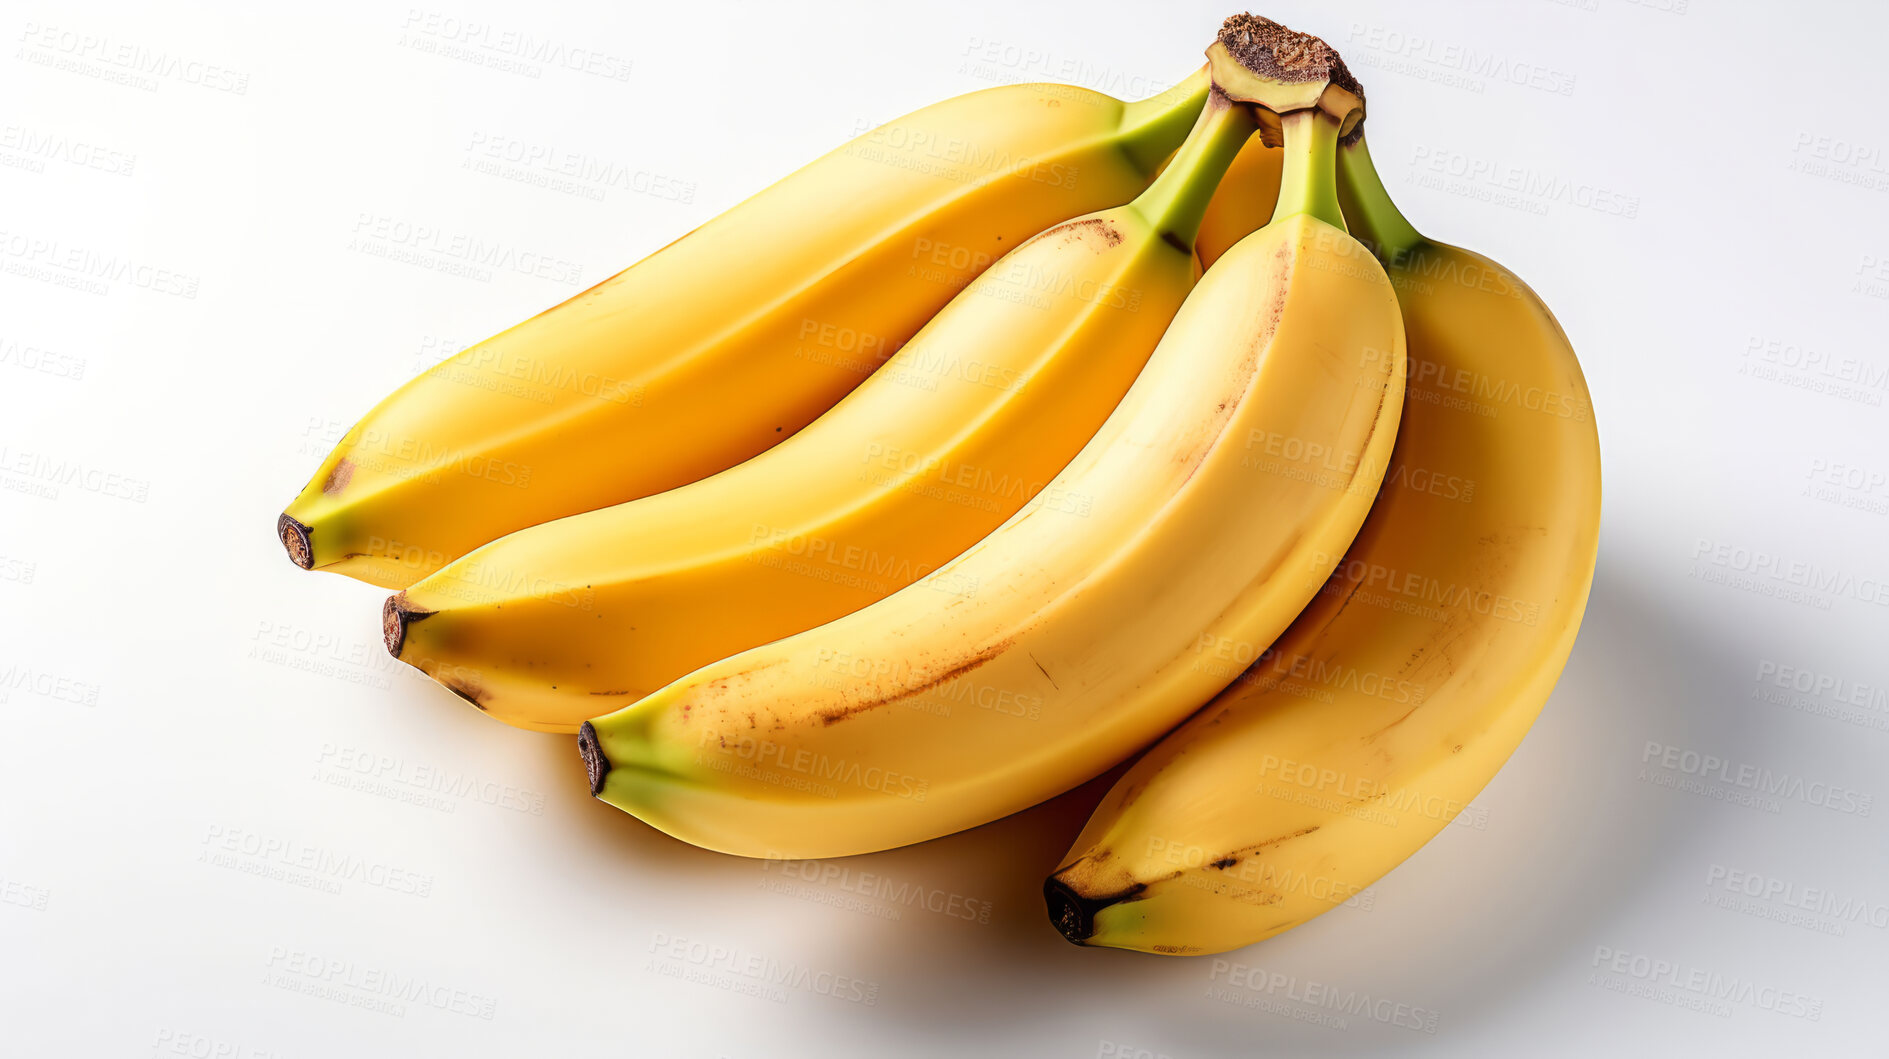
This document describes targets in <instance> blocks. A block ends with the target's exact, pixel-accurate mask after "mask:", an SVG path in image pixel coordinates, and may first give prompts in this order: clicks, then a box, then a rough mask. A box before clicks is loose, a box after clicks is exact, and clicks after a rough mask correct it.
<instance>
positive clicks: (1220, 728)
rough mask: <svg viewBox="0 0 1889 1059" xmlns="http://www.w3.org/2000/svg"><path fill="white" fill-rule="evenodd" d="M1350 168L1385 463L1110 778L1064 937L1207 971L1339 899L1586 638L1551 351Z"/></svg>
mask: <svg viewBox="0 0 1889 1059" xmlns="http://www.w3.org/2000/svg"><path fill="white" fill-rule="evenodd" d="M1343 154H1344V160H1343V173H1344V176H1345V180H1344V186H1345V187H1344V194H1345V195H1346V203H1345V213H1346V216H1347V218H1348V219H1349V220H1351V221H1352V224H1353V230H1359V229H1362V234H1363V237H1364V238H1365V239H1366V241H1367V242H1371V243H1374V244H1375V246H1376V249H1377V251H1378V253H1379V254H1380V255H1382V256H1383V257H1384V259H1385V261H1386V264H1387V265H1388V267H1389V271H1390V275H1391V277H1392V281H1393V282H1394V283H1395V284H1396V287H1397V295H1398V299H1399V302H1400V303H1401V305H1402V308H1403V314H1404V326H1405V329H1406V333H1407V335H1408V337H1409V343H1410V346H1409V348H1410V365H1409V391H1408V401H1407V407H1406V409H1405V411H1404V416H1403V425H1402V427H1401V432H1400V435H1399V437H1398V441H1397V450H1396V454H1395V457H1394V459H1393V462H1392V465H1391V468H1390V470H1389V472H1388V473H1387V474H1386V476H1385V478H1384V486H1383V491H1382V493H1381V494H1380V495H1379V497H1378V500H1377V505H1376V507H1375V508H1374V509H1373V510H1372V512H1371V516H1370V519H1369V520H1368V521H1367V522H1366V523H1365V527H1364V529H1363V531H1362V532H1361V533H1360V534H1359V535H1358V539H1357V541H1356V542H1355V543H1354V544H1353V545H1352V546H1351V549H1350V551H1349V552H1348V553H1347V554H1346V556H1345V557H1344V560H1343V562H1341V563H1340V564H1339V565H1338V567H1337V570H1336V573H1335V574H1334V575H1333V576H1332V578H1331V580H1330V583H1329V584H1327V585H1326V586H1325V588H1324V590H1323V591H1322V592H1321V593H1320V594H1319V596H1318V599H1317V600H1316V601H1315V602H1313V604H1312V605H1311V606H1310V607H1309V608H1307V610H1306V612H1305V613H1304V614H1303V615H1301V616H1300V617H1299V619H1298V620H1297V621H1296V622H1295V623H1293V626H1292V628H1291V629H1290V630H1289V631H1287V633H1286V634H1285V635H1284V636H1283V637H1281V638H1280V640H1279V641H1278V642H1277V643H1275V644H1273V645H1272V646H1271V648H1270V649H1267V650H1265V651H1264V653H1263V654H1260V655H1259V657H1258V660H1257V662H1256V664H1253V665H1252V667H1251V668H1250V669H1248V670H1246V672H1245V673H1244V674H1243V675H1242V676H1241V677H1240V679H1239V680H1238V681H1237V682H1236V683H1235V684H1234V685H1233V686H1232V687H1230V688H1228V689H1227V690H1226V691H1225V692H1224V693H1223V694H1221V695H1220V696H1219V697H1218V698H1217V699H1215V700H1214V701H1213V702H1212V703H1210V704H1209V705H1208V706H1207V707H1206V708H1205V709H1203V710H1201V711H1200V713H1198V714H1196V715H1195V716H1194V717H1193V718H1191V719H1190V720H1189V721H1188V722H1187V723H1186V724H1185V725H1184V726H1182V727H1181V728H1180V729H1178V730H1177V731H1175V732H1174V733H1173V734H1172V735H1170V736H1168V737H1167V738H1166V739H1164V740H1163V741H1162V742H1161V743H1160V744H1159V745H1157V746H1156V747H1155V748H1154V749H1153V750H1151V751H1149V752H1148V754H1147V755H1146V756H1144V757H1143V758H1142V759H1141V760H1140V761H1139V762H1137V763H1136V765H1135V766H1134V767H1133V768H1132V769H1131V770H1130V771H1129V772H1128V773H1127V774H1126V775H1124V776H1123V777H1122V778H1121V780H1120V781H1119V782H1118V783H1117V784H1116V785H1115V788H1114V789H1113V790H1111V791H1110V792H1109V794H1108V796H1107V797H1106V798H1105V799H1104V800H1103V802H1102V804H1101V806H1100V807H1099V808H1098V809H1097V810H1096V811H1095V815H1094V816H1093V817H1092V818H1091V819H1090V820H1089V823H1088V825H1087V826H1086V827H1085V828H1084V829H1083V831H1082V834H1081V836H1080V837H1078V838H1077V839H1076V842H1075V845H1074V846H1073V847H1072V848H1071V850H1070V851H1069V854H1068V856H1067V857H1066V858H1065V860H1064V863H1063V866H1062V867H1061V868H1059V869H1058V870H1057V871H1056V872H1055V874H1053V875H1052V876H1051V877H1050V879H1049V880H1048V882H1047V883H1046V884H1045V888H1044V892H1045V896H1046V898H1047V900H1048V904H1049V913H1050V918H1051V920H1052V921H1053V922H1054V923H1055V924H1056V926H1057V928H1058V929H1059V930H1061V931H1062V933H1063V934H1064V935H1065V936H1066V937H1068V938H1069V939H1070V940H1071V941H1075V942H1077V943H1079V944H1084V945H1103V946H1112V947H1116V948H1128V949H1140V950H1143V951H1149V952H1162V953H1205V952H1221V951H1225V950H1227V949H1231V948H1236V947H1238V946H1241V945H1246V944H1249V943H1252V942H1255V941H1259V940H1261V939H1263V938H1267V937H1270V936H1272V935H1274V934H1277V933H1279V932H1280V931H1283V930H1287V929H1290V928H1291V927H1294V926H1296V925H1298V924H1300V923H1303V922H1305V921H1306V920H1308V919H1310V918H1312V917H1313V916H1316V915H1319V914H1320V913H1322V912H1325V911H1327V910H1328V909H1331V908H1333V907H1336V906H1337V905H1339V904H1341V903H1343V902H1345V901H1346V900H1348V899H1350V898H1351V897H1352V896H1354V895H1356V894H1357V893H1358V892H1359V891H1360V890H1362V889H1364V888H1365V887H1366V886H1369V885H1370V884H1372V883H1373V882H1375V881H1377V879H1379V878H1380V877H1381V876H1383V875H1384V874H1385V873H1386V872H1388V871H1390V870H1391V869H1392V868H1393V867H1395V866H1396V865H1397V864H1398V863H1400V862H1401V861H1403V860H1404V858H1406V857H1408V856H1409V855H1410V854H1412V853H1414V852H1415V851H1416V850H1417V849H1418V847H1420V846H1422V845H1423V843H1425V842H1426V841H1428V840H1429V839H1430V838H1431V837H1433V836H1434V835H1436V834H1437V833H1438V832H1439V831H1441V830H1442V829H1443V827H1444V825H1446V824H1447V823H1449V821H1450V820H1451V819H1452V818H1453V817H1454V816H1455V815H1456V814H1457V813H1458V812H1459V811H1460V810H1462V808H1463V807H1464V806H1465V805H1466V804H1467V803H1468V802H1469V801H1470V799H1472V798H1474V797H1475V796H1476V794H1477V792H1479V791H1480V790H1482V788H1483V786H1484V785H1485V784H1487V783H1488V782H1489V780H1490V778H1491V777H1493V776H1494V775H1495V773H1496V771H1497V770H1498V769H1500V768H1501V767H1502V763H1503V762H1504V761H1506V760H1507V759H1508V757H1509V755H1510V754H1511V753H1512V752H1513V751H1514V749H1515V747H1516V745H1517V744H1518V743H1520V742H1521V739H1522V736H1523V735H1524V734H1525V733H1526V732H1527V731H1528V728H1529V726H1530V725H1531V724H1532V723H1533V722H1534V719H1535V717H1536V715H1537V714H1538V713H1539V712H1540V710H1541V706H1542V704H1543V702H1544V701H1545V700H1546V699H1547V697H1548V693H1549V691H1550V690H1552V689H1553V687H1554V684H1555V680H1556V678H1557V677H1559V675H1560V673H1561V668H1562V666H1563V665H1564V664H1565V663H1566V661H1567V657H1568V652H1569V650H1570V649H1571V648H1572V647H1573V644H1574V637H1575V633H1576V632H1577V631H1578V629H1579V627H1580V623H1581V612H1582V610H1583V608H1584V607H1585V606H1586V601H1587V593H1588V587H1589V584H1590V583H1591V581H1592V578H1593V571H1594V559H1595V549H1596V544H1597V540H1598V533H1599V523H1600V449H1599V442H1598V439H1597V438H1596V436H1595V431H1594V423H1593V418H1592V415H1591V410H1590V406H1589V403H1588V394H1587V386H1586V383H1585V382H1584V380H1583V379H1582V376H1581V368H1580V365H1579V363H1578V362H1577V361H1576V360H1575V357H1574V352H1573V350H1572V349H1571V348H1570V347H1569V345H1568V341H1567V336H1566V335H1565V334H1563V333H1562V331H1561V328H1560V326H1559V325H1557V324H1556V323H1555V320H1554V317H1553V316H1552V315H1551V314H1550V313H1549V311H1548V309H1547V307H1546V306H1545V305H1543V304H1542V302H1541V301H1540V299H1539V298H1537V297H1536V296H1535V294H1534V292H1533V291H1531V290H1530V289H1529V288H1528V287H1527V286H1526V285H1524V284H1523V283H1522V281H1521V280H1519V279H1517V278H1516V277H1515V276H1514V275H1512V274H1511V273H1509V272H1508V271H1507V270H1505V269H1503V268H1502V267H1501V266H1500V265H1497V264H1495V263H1494V262H1492V261H1490V260H1488V259H1487V258H1484V257H1480V256H1478V255H1476V254H1473V253H1470V252H1469V251H1466V250H1460V249H1457V248H1456V247H1452V246H1447V245H1444V244H1442V243H1436V242H1432V241H1430V240H1427V239H1425V238H1423V237H1422V236H1420V235H1419V234H1417V232H1416V230H1415V229H1414V228H1412V227H1411V226H1410V224H1409V223H1408V222H1407V221H1406V220H1404V218H1403V217H1402V216H1401V215H1400V214H1398V213H1397V211H1396V209H1395V208H1394V207H1393V206H1392V205H1391V202H1390V200H1389V198H1388V196H1386V194H1385V192H1384V188H1383V185H1382V183H1381V182H1380V181H1379V180H1378V177H1377V174H1376V173H1375V172H1374V171H1373V170H1372V168H1371V164H1370V156H1369V154H1368V153H1367V151H1366V148H1365V146H1364V144H1363V142H1362V140H1360V141H1359V142H1358V143H1357V144H1356V145H1355V146H1353V147H1349V148H1347V149H1346V150H1345V151H1344V152H1343ZM1240 192H1241V189H1240V188H1238V187H1235V186H1228V187H1227V188H1226V189H1225V191H1224V192H1223V194H1229V195H1234V194H1239V193H1240ZM1220 238H1225V236H1224V235H1222V236H1220ZM1203 242H1204V241H1203ZM1255 643H1258V644H1263V641H1259V640H1254V641H1249V642H1247V643H1236V644H1229V645H1227V646H1226V649H1225V650H1224V652H1223V654H1224V655H1225V662H1226V664H1227V665H1229V666H1233V667H1239V666H1244V665H1246V664H1247V663H1248V662H1250V661H1252V660H1253V655H1254V654H1255V653H1256V649H1255V648H1253V647H1252V644H1255Z"/></svg>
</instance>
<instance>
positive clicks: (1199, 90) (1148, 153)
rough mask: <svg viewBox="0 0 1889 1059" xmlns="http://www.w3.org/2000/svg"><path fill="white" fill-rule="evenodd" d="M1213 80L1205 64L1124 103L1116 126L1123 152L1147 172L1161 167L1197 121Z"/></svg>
mask: <svg viewBox="0 0 1889 1059" xmlns="http://www.w3.org/2000/svg"><path fill="white" fill-rule="evenodd" d="M1212 84H1213V82H1212V81H1211V80H1210V79H1209V78H1208V77H1207V68H1206V67H1205V66H1202V67H1201V68H1200V69H1198V70H1195V71H1194V72H1193V73H1191V74H1189V75H1187V77H1186V78H1185V79H1183V80H1182V81H1181V83H1180V84H1177V85H1175V86H1174V87H1173V88H1170V89H1168V90H1167V91H1165V92H1161V93H1159V94H1156V95H1152V96H1149V97H1148V98H1147V99H1138V100H1136V101H1135V102H1133V103H1124V104H1122V120H1121V122H1120V123H1119V125H1118V126H1117V128H1119V129H1120V130H1121V147H1122V153H1124V154H1126V155H1127V156H1128V157H1129V159H1130V160H1132V161H1133V162H1134V163H1135V165H1136V166H1138V167H1139V168H1140V169H1141V171H1142V172H1144V173H1152V172H1154V171H1155V170H1156V169H1159V168H1161V162H1162V160H1164V159H1165V158H1167V156H1168V153H1169V152H1170V151H1172V150H1173V149H1174V146H1173V145H1174V141H1175V140H1176V139H1178V138H1179V137H1180V136H1181V130H1183V129H1185V128H1187V127H1189V126H1191V125H1192V124H1193V123H1194V117H1195V115H1197V114H1199V113H1200V108H1201V106H1202V105H1203V104H1205V103H1206V102H1207V90H1208V88H1210V87H1211V86H1212Z"/></svg>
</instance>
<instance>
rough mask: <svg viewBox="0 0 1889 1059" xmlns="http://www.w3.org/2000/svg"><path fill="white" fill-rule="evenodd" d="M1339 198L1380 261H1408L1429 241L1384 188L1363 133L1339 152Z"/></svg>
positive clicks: (1356, 227) (1348, 215) (1365, 242)
mask: <svg viewBox="0 0 1889 1059" xmlns="http://www.w3.org/2000/svg"><path fill="white" fill-rule="evenodd" d="M1338 197H1339V199H1340V200H1341V201H1342V202H1343V204H1344V211H1345V216H1346V217H1348V218H1350V220H1351V224H1352V231H1353V232H1354V233H1355V234H1357V235H1358V237H1359V241H1360V242H1362V243H1364V244H1365V245H1366V246H1369V247H1370V248H1371V252H1372V253H1374V254H1376V255H1377V257H1378V259H1379V260H1381V261H1383V262H1385V263H1387V264H1394V263H1397V262H1400V261H1406V260H1408V259H1409V257H1410V255H1411V253H1412V252H1414V251H1415V250H1416V249H1417V248H1418V247H1419V246H1421V245H1423V243H1424V242H1426V240H1425V239H1424V238H1423V235H1422V234H1421V233H1419V232H1418V231H1417V229H1416V228H1415V227H1414V226H1412V225H1411V223H1410V222H1409V221H1408V220H1405V219H1404V215H1403V213H1401V212H1400V211H1399V210H1398V209H1397V206H1396V204H1395V203H1393V202H1391V197H1390V193H1389V192H1387V191H1385V190H1384V181H1383V179H1382V178H1380V177H1379V176H1378V175H1377V167H1376V166H1374V165H1372V164H1371V152H1370V149H1369V148H1367V147H1365V145H1364V135H1363V133H1362V132H1360V133H1359V135H1358V138H1357V142H1355V143H1352V144H1350V145H1348V146H1346V147H1344V148H1343V149H1342V150H1340V151H1339V152H1338Z"/></svg>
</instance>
